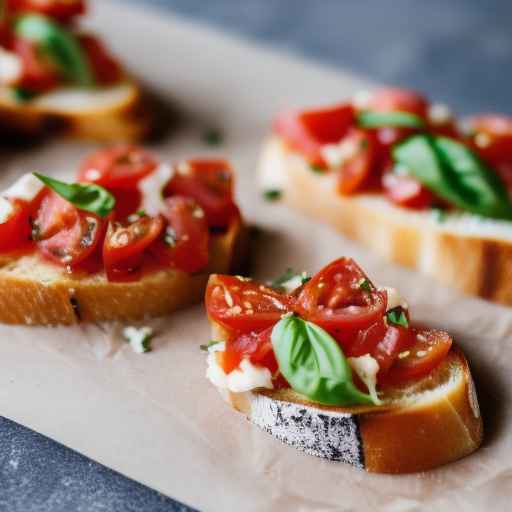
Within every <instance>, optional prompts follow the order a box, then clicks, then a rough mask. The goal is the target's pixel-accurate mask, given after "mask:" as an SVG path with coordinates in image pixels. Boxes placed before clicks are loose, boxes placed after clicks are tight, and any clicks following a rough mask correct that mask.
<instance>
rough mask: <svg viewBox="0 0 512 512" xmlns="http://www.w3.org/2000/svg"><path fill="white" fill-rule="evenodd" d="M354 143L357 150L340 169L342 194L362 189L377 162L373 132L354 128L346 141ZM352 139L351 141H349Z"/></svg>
mask: <svg viewBox="0 0 512 512" xmlns="http://www.w3.org/2000/svg"><path fill="white" fill-rule="evenodd" d="M345 140H346V141H347V143H350V144H353V145H354V147H355V148H356V150H355V151H354V155H353V156H352V158H350V159H349V160H348V161H346V162H345V163H343V165H342V166H341V168H340V169H339V170H338V190H339V191H340V193H341V194H353V193H354V192H357V191H360V190H361V189H362V188H363V187H364V185H365V184H367V182H368V179H369V177H370V175H371V173H372V170H373V169H374V166H375V163H376V145H375V138H374V136H373V134H372V133H371V132H368V131H364V130H359V129H355V128H354V129H352V130H351V131H350V132H349V134H348V135H347V137H346V138H345V139H344V141H345ZM349 141H350V142H349Z"/></svg>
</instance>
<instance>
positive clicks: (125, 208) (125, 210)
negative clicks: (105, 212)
mask: <svg viewBox="0 0 512 512" xmlns="http://www.w3.org/2000/svg"><path fill="white" fill-rule="evenodd" d="M109 192H110V193H111V194H112V195H113V196H114V197H115V199H116V206H115V209H114V212H115V220H116V221H118V222H124V221H125V220H126V219H127V218H128V217H129V216H130V215H133V214H134V213H136V212H137V211H139V209H140V205H141V199H142V197H141V193H140V191H139V190H138V189H137V188H111V189H109Z"/></svg>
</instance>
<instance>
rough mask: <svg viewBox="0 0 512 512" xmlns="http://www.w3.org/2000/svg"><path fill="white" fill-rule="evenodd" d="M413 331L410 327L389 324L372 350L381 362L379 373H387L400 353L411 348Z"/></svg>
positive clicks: (373, 355) (375, 357) (373, 354)
mask: <svg viewBox="0 0 512 512" xmlns="http://www.w3.org/2000/svg"><path fill="white" fill-rule="evenodd" d="M411 343H412V333H411V330H410V329H409V328H408V327H402V326H400V325H389V326H388V327H387V329H386V333H385V335H384V338H382V340H381V341H379V343H377V346H376V347H375V348H374V349H373V351H372V353H371V354H372V357H373V358H374V359H376V360H377V362H378V363H379V375H383V374H385V373H386V372H387V371H388V370H389V368H390V367H391V365H392V364H393V363H394V361H395V360H396V358H397V357H398V354H400V353H401V352H403V351H404V350H405V349H407V348H409V346H410V345H411Z"/></svg>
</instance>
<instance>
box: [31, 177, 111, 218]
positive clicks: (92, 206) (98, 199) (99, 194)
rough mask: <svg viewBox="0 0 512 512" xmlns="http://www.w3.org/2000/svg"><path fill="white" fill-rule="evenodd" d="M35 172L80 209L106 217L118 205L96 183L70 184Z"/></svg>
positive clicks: (48, 185) (47, 184) (46, 183)
mask: <svg viewBox="0 0 512 512" xmlns="http://www.w3.org/2000/svg"><path fill="white" fill-rule="evenodd" d="M33 174H34V176H35V177H36V178H38V179H39V180H40V181H42V182H43V183H44V184H45V185H46V186H47V187H48V188H51V189H52V190H53V191H54V192H55V193H57V194H58V195H59V196H61V197H63V198H64V199H66V200H67V201H69V202H70V203H72V204H74V205H75V206H76V207H77V208H78V209H79V210H84V211H87V212H90V213H94V214H96V215H98V216H100V217H106V216H107V215H109V214H110V213H111V212H112V210H113V209H114V207H115V205H116V200H115V198H114V196H113V195H112V194H111V193H110V192H109V191H108V190H106V189H105V188H103V187H101V186H100V185H96V184H94V183H71V184H69V183H64V182H63V181H60V180H56V179H55V178H50V177H49V176H45V175H44V174H39V173H37V172H35V173H33Z"/></svg>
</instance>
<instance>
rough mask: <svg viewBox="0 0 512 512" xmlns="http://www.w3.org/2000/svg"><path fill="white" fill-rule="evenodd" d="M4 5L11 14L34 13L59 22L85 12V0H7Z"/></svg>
mask: <svg viewBox="0 0 512 512" xmlns="http://www.w3.org/2000/svg"><path fill="white" fill-rule="evenodd" d="M6 4H7V9H9V10H10V11H11V12H12V13H18V12H36V13H40V14H44V15H45V16H51V17H52V18H55V19H57V20H58V21H61V22H66V21H69V20H70V19H71V18H73V17H75V16H78V15H80V14H84V13H85V11H86V7H85V0H7V2H6Z"/></svg>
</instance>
